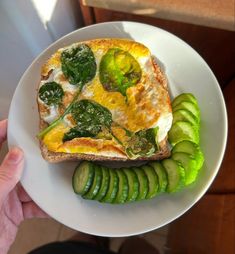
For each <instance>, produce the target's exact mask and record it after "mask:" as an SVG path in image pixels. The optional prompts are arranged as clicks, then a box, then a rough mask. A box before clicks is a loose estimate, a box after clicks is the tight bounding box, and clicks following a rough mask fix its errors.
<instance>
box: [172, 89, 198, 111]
mask: <svg viewBox="0 0 235 254" xmlns="http://www.w3.org/2000/svg"><path fill="white" fill-rule="evenodd" d="M182 101H189V102H192V103H194V104H196V105H197V100H196V98H195V97H194V95H193V94H191V93H182V94H180V95H178V96H177V97H176V98H175V99H174V100H173V101H172V107H173V108H174V107H176V106H177V105H178V104H180V103H181V102H182Z"/></svg>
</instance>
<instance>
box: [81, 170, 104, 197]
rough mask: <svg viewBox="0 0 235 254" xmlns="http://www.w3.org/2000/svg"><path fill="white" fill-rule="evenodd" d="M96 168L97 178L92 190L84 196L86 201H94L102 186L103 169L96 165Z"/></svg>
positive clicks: (94, 180)
mask: <svg viewBox="0 0 235 254" xmlns="http://www.w3.org/2000/svg"><path fill="white" fill-rule="evenodd" d="M94 168H95V176H94V179H93V183H92V185H91V187H90V189H89V190H88V192H87V193H85V194H83V195H82V197H83V198H84V199H94V198H95V196H96V195H97V193H98V192H99V189H100V186H101V181H102V171H101V168H100V166H98V165H94Z"/></svg>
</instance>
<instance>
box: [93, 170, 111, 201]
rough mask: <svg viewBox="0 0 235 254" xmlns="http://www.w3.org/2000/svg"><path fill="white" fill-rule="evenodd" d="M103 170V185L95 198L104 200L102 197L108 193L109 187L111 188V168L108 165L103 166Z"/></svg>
mask: <svg viewBox="0 0 235 254" xmlns="http://www.w3.org/2000/svg"><path fill="white" fill-rule="evenodd" d="M101 171H102V181H101V186H100V189H99V191H98V193H97V195H96V196H95V198H94V199H95V200H98V201H100V200H102V198H103V197H104V196H105V195H106V193H107V191H108V188H109V169H108V168H106V167H103V166H102V167H101Z"/></svg>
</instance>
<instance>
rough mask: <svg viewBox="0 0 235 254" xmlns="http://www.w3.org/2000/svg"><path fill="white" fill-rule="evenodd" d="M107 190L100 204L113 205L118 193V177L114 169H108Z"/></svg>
mask: <svg viewBox="0 0 235 254" xmlns="http://www.w3.org/2000/svg"><path fill="white" fill-rule="evenodd" d="M109 175H110V178H109V188H108V191H107V193H106V194H105V196H104V197H103V199H101V202H104V203H113V201H114V200H115V198H116V196H117V192H118V180H119V179H118V175H117V173H116V169H109Z"/></svg>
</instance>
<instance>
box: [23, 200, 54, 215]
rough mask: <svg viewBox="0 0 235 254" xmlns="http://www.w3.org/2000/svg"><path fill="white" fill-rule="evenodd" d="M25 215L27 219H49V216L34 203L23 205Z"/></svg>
mask: <svg viewBox="0 0 235 254" xmlns="http://www.w3.org/2000/svg"><path fill="white" fill-rule="evenodd" d="M22 207H23V214H24V218H25V219H31V218H34V217H37V218H49V216H48V215H47V214H46V213H45V212H44V211H42V210H41V209H40V208H39V207H38V206H37V205H36V204H35V203H34V202H33V201H30V202H27V203H23V204H22Z"/></svg>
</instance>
